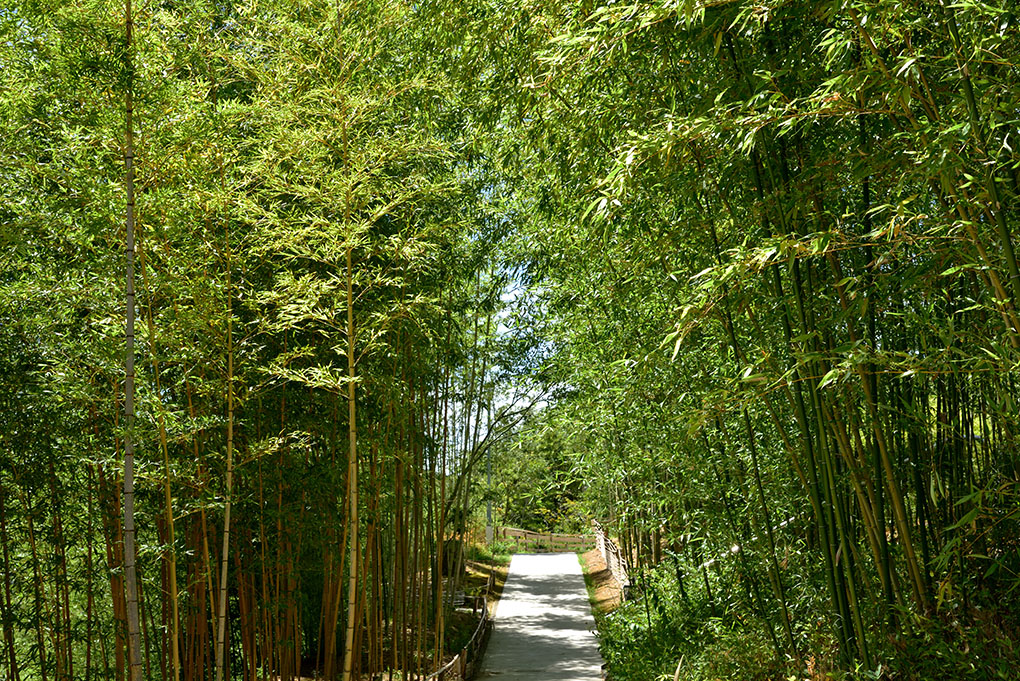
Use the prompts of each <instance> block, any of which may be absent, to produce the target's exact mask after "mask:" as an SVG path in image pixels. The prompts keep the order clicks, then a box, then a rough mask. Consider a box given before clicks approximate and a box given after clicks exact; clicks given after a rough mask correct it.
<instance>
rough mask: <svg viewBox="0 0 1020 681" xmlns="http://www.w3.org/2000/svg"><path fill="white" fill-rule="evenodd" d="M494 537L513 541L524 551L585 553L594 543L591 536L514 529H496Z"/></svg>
mask: <svg viewBox="0 0 1020 681" xmlns="http://www.w3.org/2000/svg"><path fill="white" fill-rule="evenodd" d="M494 536H495V538H496V539H502V540H510V541H513V542H515V543H516V544H517V546H518V547H519V548H523V549H524V550H525V551H543V550H544V551H587V550H588V549H590V548H592V545H593V543H594V542H593V540H592V537H591V535H584V534H556V533H554V532H532V531H531V530H521V529H519V528H516V527H497V528H495V532H494Z"/></svg>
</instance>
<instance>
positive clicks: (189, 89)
mask: <svg viewBox="0 0 1020 681" xmlns="http://www.w3.org/2000/svg"><path fill="white" fill-rule="evenodd" d="M421 22H422V19H421V18H420V17H416V16H415V15H414V14H413V13H412V11H411V8H410V7H409V6H407V5H406V4H404V3H399V2H379V3H365V2H352V3H347V4H344V3H339V4H337V3H314V2H312V3H304V4H302V5H301V6H300V7H296V6H292V4H291V3H279V4H275V5H274V4H272V3H251V4H238V5H233V6H228V5H224V4H215V3H200V2H196V3H191V4H187V3H185V4H181V5H177V4H172V3H144V2H143V3H139V2H138V1H137V0H135V3H134V7H132V5H131V3H130V2H128V3H127V4H120V5H117V4H112V3H104V2H90V3H62V2H54V3H46V2H44V3H35V2H27V3H16V4H13V5H6V6H5V7H4V8H3V9H0V24H2V32H3V36H4V37H3V39H2V41H0V42H2V47H0V50H2V56H0V72H2V74H3V75H2V78H3V79H4V83H3V87H2V92H3V97H2V99H3V103H2V106H3V109H4V115H3V117H2V120H3V126H4V127H3V132H2V137H3V142H2V145H3V152H2V157H3V159H4V160H3V164H2V167H0V175H2V183H0V184H2V185H3V189H2V190H0V191H2V192H3V199H2V205H3V208H2V209H0V211H2V223H3V233H2V234H3V236H2V240H3V248H2V253H3V254H2V256H0V260H2V262H3V266H2V274H0V286H2V293H0V301H2V302H0V337H2V341H0V343H2V345H3V350H2V352H0V356H2V360H0V362H2V367H3V368H2V370H0V373H2V379H0V381H2V388H0V404H2V407H0V413H2V416H0V418H2V426H0V464H2V465H0V545H2V556H0V560H2V566H0V573H2V575H3V591H2V596H0V606H2V623H3V645H2V654H0V676H2V677H3V678H7V679H12V680H14V681H18V680H19V679H20V680H22V681H24V680H27V679H41V680H43V681H46V680H47V679H53V680H54V681H59V680H61V679H73V678H77V679H86V680H87V679H117V680H118V681H120V680H124V679H131V681H135V680H137V679H140V678H163V679H173V680H174V681H187V680H189V679H212V678H215V679H229V678H234V679H240V678H245V679H256V678H277V679H294V678H298V677H300V676H302V675H304V676H309V675H311V674H312V673H313V672H314V673H316V674H319V675H320V676H323V677H325V678H331V679H332V678H341V677H342V678H344V679H349V678H360V677H361V676H363V675H368V674H375V673H378V672H380V671H381V670H384V669H398V670H402V671H403V672H404V673H405V674H406V675H407V677H408V678H422V677H424V675H426V674H427V673H429V672H431V671H433V670H434V669H435V668H436V667H437V666H438V665H439V664H440V662H441V661H442V660H443V659H444V655H445V653H446V651H445V650H444V645H445V637H444V633H445V632H444V623H445V621H446V619H447V617H448V613H449V611H450V609H451V608H452V605H451V604H452V600H453V599H452V598H450V596H449V594H451V593H453V592H455V591H457V590H458V588H459V585H458V581H457V580H458V579H459V575H460V574H461V570H460V569H459V568H460V567H461V563H462V562H463V560H464V557H463V551H460V550H459V547H461V546H463V540H464V537H465V532H466V529H467V528H466V523H465V518H466V513H465V507H466V505H467V503H468V498H469V493H470V491H471V490H472V488H473V487H474V486H475V485H474V481H473V480H472V478H471V476H470V473H471V470H472V467H473V466H474V465H475V463H477V461H478V460H479V457H480V456H481V453H482V452H483V451H484V449H485V448H486V447H487V446H488V443H489V441H490V440H491V439H494V438H497V437H499V433H500V432H501V430H506V428H507V427H508V424H509V423H512V420H513V419H514V418H519V415H520V412H519V410H518V411H514V409H512V408H510V407H504V408H503V409H502V410H498V409H497V410H493V409H490V405H491V404H492V393H493V390H494V385H495V383H494V381H495V377H496V371H497V367H496V366H495V363H494V362H490V361H489V360H488V359H487V358H488V357H489V356H490V355H491V354H492V352H490V350H494V348H495V347H496V342H495V341H493V340H492V335H493V331H494V324H493V319H494V314H496V312H497V308H498V307H499V305H500V301H499V295H498V293H499V290H500V288H501V284H500V281H501V278H500V276H499V275H498V273H496V269H495V268H494V266H493V264H492V243H493V239H492V231H493V229H494V228H493V226H492V218H491V216H490V215H488V214H486V213H485V212H484V211H483V209H482V206H481V202H480V201H479V200H478V195H479V194H480V193H481V192H482V191H483V190H484V191H487V195H488V196H489V197H490V198H493V199H494V198H496V197H497V195H498V191H497V190H494V189H488V190H486V189H485V188H486V186H487V183H488V180H486V179H485V172H484V169H482V168H481V166H480V165H479V164H478V163H471V162H470V152H471V150H470V144H469V142H468V141H467V140H466V138H465V137H464V135H463V130H464V125H465V121H464V117H463V111H462V109H461V105H460V104H459V102H458V101H457V97H456V90H455V88H453V87H452V86H450V85H449V83H448V82H447V78H446V76H445V75H444V73H442V72H441V71H439V70H437V69H436V68H433V66H432V65H430V64H429V63H428V59H427V51H428V46H429V43H428V41H429V40H431V39H433V38H430V36H429V35H428V34H426V33H422V32H421V31H420V26H421ZM125 260H126V262H127V274H126V279H125ZM125 296H126V297H125ZM125 310H126V311H127V313H126V317H125ZM125 319H126V320H127V326H126V327H125ZM125 329H127V336H126V337H127V343H128V345H127V346H126V347H125ZM132 343H133V345H132ZM125 358H126V361H127V364H126V365H125ZM132 365H133V366H132ZM125 376H126V377H127V378H128V380H127V381H126V382H125ZM483 426H484V427H483ZM444 563H445V564H444ZM451 563H452V564H451ZM454 652H456V651H454Z"/></svg>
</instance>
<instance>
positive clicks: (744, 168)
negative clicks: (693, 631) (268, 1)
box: [472, 2, 1017, 678]
mask: <svg viewBox="0 0 1020 681" xmlns="http://www.w3.org/2000/svg"><path fill="white" fill-rule="evenodd" d="M486 7H487V8H488V9H489V11H491V12H494V13H500V14H501V15H502V14H505V15H506V16H507V17H508V19H507V21H508V23H510V24H511V26H512V27H513V28H512V29H511V30H510V31H509V33H508V35H513V36H515V39H514V40H513V41H512V42H511V47H510V48H507V49H502V48H499V47H494V45H498V44H499V41H498V39H496V38H494V37H493V33H492V32H490V33H488V34H485V35H486V38H485V39H484V40H476V41H474V42H472V45H473V48H474V50H475V52H474V53H473V54H475V55H482V56H478V57H477V58H476V61H475V62H473V65H474V67H475V68H476V72H475V73H476V74H477V77H480V78H482V79H483V80H484V81H485V82H486V84H487V86H488V87H491V88H493V89H495V90H496V91H498V92H500V93H501V97H502V98H501V99H500V98H492V99H484V98H483V99H482V106H483V107H484V106H488V107H489V108H488V109H487V111H488V112H489V115H491V116H493V117H497V118H498V120H499V121H500V125H501V126H505V127H507V128H510V129H512V130H513V133H512V134H511V135H510V136H508V138H505V137H500V136H498V137H497V139H496V140H495V142H494V143H495V144H499V145H501V147H500V148H501V149H503V150H504V154H505V156H504V158H505V159H506V160H507V165H508V171H507V172H509V173H511V174H513V173H518V174H519V177H520V182H521V186H522V187H527V188H528V192H530V194H529V195H528V196H529V198H528V199H527V200H529V201H531V205H532V206H534V207H535V209H536V210H537V211H538V212H539V216H538V217H536V218H535V219H531V220H528V221H527V224H528V225H529V226H528V227H527V229H526V231H525V235H526V236H524V238H523V239H522V241H521V242H520V249H521V251H520V254H519V255H518V257H519V258H521V259H525V260H527V261H528V263H529V266H528V271H529V275H530V276H531V277H533V279H534V281H535V283H536V286H535V287H534V289H533V291H534V294H533V295H535V296H536V297H537V298H538V299H540V300H541V301H542V302H541V305H543V306H544V307H545V309H547V310H548V311H549V314H550V319H548V320H547V324H548V326H547V333H548V334H549V337H550V338H551V339H555V340H552V341H551V342H552V343H554V344H555V347H556V352H555V354H554V355H553V358H552V361H551V362H552V363H551V365H550V366H551V367H555V369H552V370H554V371H555V372H557V380H559V381H561V382H562V383H563V384H566V385H569V386H571V388H572V390H571V396H570V404H571V406H569V407H568V406H566V405H563V406H562V407H561V408H562V409H564V410H565V413H570V414H571V415H572V416H571V418H569V419H566V422H567V423H570V422H571V420H572V419H573V420H574V421H575V422H577V425H576V426H573V429H574V430H575V431H576V435H575V437H577V438H583V441H585V442H589V443H591V442H597V443H598V445H597V446H598V447H599V449H600V451H601V452H603V455H602V456H601V457H594V458H595V459H596V460H597V463H596V464H594V465H591V466H587V467H586V468H585V470H586V471H587V475H588V476H589V477H590V479H589V481H588V482H589V486H590V488H589V495H588V496H589V504H590V505H591V509H592V512H593V513H594V514H596V516H597V517H602V518H606V519H611V520H613V521H614V522H615V527H616V528H617V529H618V531H619V532H620V534H621V535H622V540H623V542H624V544H627V545H629V546H630V551H631V553H632V558H633V561H634V562H635V564H636V565H643V564H644V563H645V562H646V561H650V562H651V561H653V557H652V553H654V552H653V551H652V548H653V547H651V546H649V543H650V542H649V541H648V539H647V538H646V535H650V534H651V533H652V532H653V531H660V532H662V533H663V536H664V537H665V539H664V540H663V541H662V543H664V544H665V546H666V547H667V548H668V549H669V550H671V551H673V552H674V554H675V555H676V557H677V560H678V562H677V564H676V565H677V570H676V571H675V574H673V573H674V570H673V568H672V566H669V567H668V568H667V567H666V566H667V565H669V561H667V563H666V564H665V565H664V566H663V568H662V569H660V570H659V571H657V572H656V573H655V577H654V579H658V580H664V581H661V582H659V583H656V584H652V583H651V582H650V581H646V584H645V588H646V590H650V591H651V593H652V594H653V596H654V598H655V599H661V598H672V599H676V598H678V597H679V598H680V600H682V601H686V600H687V596H682V595H681V594H685V593H687V591H686V589H688V587H689V580H688V582H687V584H685V577H686V576H687V575H688V574H690V575H692V576H693V575H699V576H703V577H704V579H703V580H702V581H703V587H702V589H701V591H702V593H701V595H700V598H701V599H702V600H701V602H702V603H706V604H708V606H709V608H710V609H709V610H708V612H711V613H712V614H713V615H718V614H719V613H720V606H721V607H722V608H724V612H726V613H727V616H728V617H734V618H737V620H738V621H746V619H745V618H750V620H751V621H752V622H753V624H748V625H746V626H745V627H742V628H741V630H742V631H744V632H745V633H744V634H743V636H745V637H746V638H747V639H748V640H753V639H755V638H756V637H760V638H761V639H762V641H763V642H767V646H768V647H770V648H771V649H772V651H773V660H774V664H775V665H776V667H775V668H774V672H773V673H775V674H777V675H778V674H781V673H783V672H781V671H779V669H780V668H782V667H783V666H784V665H788V666H789V669H791V670H796V669H798V668H799V669H800V670H801V671H803V670H804V669H805V668H806V667H805V665H807V664H808V661H809V660H811V661H812V662H811V664H812V665H817V664H818V660H820V659H821V658H823V657H829V656H826V655H824V654H823V653H822V652H821V649H822V648H820V647H819V646H822V647H824V645H827V644H823V643H822V641H823V640H826V641H829V642H832V643H834V644H835V645H836V646H837V647H838V650H839V651H840V652H839V658H838V661H837V662H836V664H838V666H841V667H843V668H844V669H848V670H871V673H875V672H874V670H876V669H879V668H881V669H885V670H889V669H890V667H891V668H893V669H894V670H895V669H899V670H901V672H902V673H904V674H907V671H903V670H911V671H910V673H917V672H916V670H917V669H924V668H929V666H930V665H932V664H935V663H933V662H932V661H931V659H932V658H931V657H929V656H928V655H929V653H930V651H924V650H918V649H916V648H915V647H914V644H913V643H910V642H912V641H914V640H916V639H914V638H913V637H915V636H918V635H919V634H918V631H919V630H926V631H933V630H939V628H940V627H944V626H948V625H947V624H946V622H947V621H948V620H949V619H952V618H956V617H964V619H966V621H967V623H968V624H966V625H963V626H965V627H968V628H967V629H966V631H968V632H969V633H967V634H966V636H968V637H976V639H980V640H983V641H985V642H984V643H983V644H982V645H990V646H996V645H1006V646H1007V647H1008V644H1004V643H1003V640H1005V639H1008V638H1009V635H1008V634H1002V633H1001V632H1000V633H997V634H993V635H991V638H990V639H983V638H982V637H983V636H984V635H985V634H986V633H988V632H984V633H982V632H981V626H980V625H979V624H978V623H979V622H980V621H981V618H982V617H983V615H982V614H981V612H982V609H983V608H993V609H995V608H998V607H999V606H1000V605H1001V603H1002V600H1001V599H1003V598H1006V594H1007V593H1012V592H1011V591H1010V589H1011V586H1012V585H1013V584H1014V583H1015V582H1014V581H1013V580H1014V577H1012V576H1008V575H1013V574H1014V571H1015V566H1014V563H1015V556H1014V555H1013V554H1012V553H1011V551H1010V550H1009V549H1007V548H1006V546H1008V545H1009V540H1008V539H1007V537H1008V536H1009V535H1010V533H1012V532H1014V531H1015V521H1016V519H1015V516H1014V514H1012V512H1011V511H1010V510H1009V504H1010V501H1009V500H1010V499H1012V498H1014V494H1015V488H1016V475H1015V461H1014V459H1015V453H1016V449H1015V439H1014V438H1015V434H1014V433H1015V429H1016V416H1015V413H1013V411H1012V410H1013V408H1014V398H1013V397H1012V396H1011V395H1010V394H1009V393H1010V390H1009V388H1008V387H1007V386H1010V385H1012V383H1013V382H1014V381H1015V366H1016V349H1017V344H1016V339H1015V336H1016V313H1015V298H1016V292H1015V291H1013V290H1012V288H1011V287H1012V284H1011V282H1013V281H1015V279H1014V274H1013V270H1014V265H1013V261H1014V259H1015V256H1014V244H1013V236H1012V229H1011V217H1012V216H1014V215H1015V213H1016V209H1017V203H1016V202H1017V198H1016V190H1017V185H1016V183H1015V180H1014V177H1015V174H1016V156H1015V152H1014V151H1013V150H1014V148H1015V146H1014V144H1013V137H1014V136H1015V130H1014V128H1013V127H1012V124H1010V123H1007V122H1006V121H1007V120H1009V118H1010V117H1011V113H1009V112H1012V111H1013V110H1014V108H1015V106H1016V91H1017V90H1016V82H1015V76H1014V75H1013V74H1012V72H1011V71H1010V69H1011V68H1012V66H1013V65H1014V64H1015V62H1016V49H1015V41H1013V40H1012V39H1013V38H1015V35H1016V24H1015V22H1016V18H1015V17H1014V14H1013V12H1012V10H1011V9H1009V8H1008V7H1005V6H1001V5H995V6H990V5H979V4H976V3H959V4H950V3H945V4H940V5H933V6H917V5H899V4H892V3H877V4H876V3H870V4H854V3H850V4H847V3H766V4H764V5H762V4H760V3H759V4H750V3H729V4H725V5H718V4H714V3H704V4H701V3H679V4H678V3H657V2H647V3H636V4H628V5H614V4H606V5H598V4H584V3H581V4H579V5H577V6H571V7H565V6H561V5H559V4H557V3H538V2H536V3H529V4H527V5H525V6H520V5H515V6H513V7H510V6H505V7H504V6H498V4H497V3H493V4H491V5H486ZM475 11H476V12H479V11H480V10H478V9H476V10H475ZM489 16H492V15H489ZM484 24H485V19H484V18H483V19H479V20H478V23H477V24H475V25H474V26H473V29H472V30H473V31H477V32H482V33H484V31H485V29H484V28H483V26H484ZM497 63H498V64H501V65H503V66H501V68H499V69H496V68H495V67H493V66H491V65H492V64H497ZM506 64H512V66H510V67H506V66H505V65H506ZM507 71H510V72H511V73H512V74H513V76H512V77H511V78H510V80H511V81H512V82H510V83H507V82H505V81H506V79H507ZM979 74H980V75H979ZM979 81H980V85H977V83H978V82H979ZM508 101H509V102H513V105H512V106H507V102H508ZM534 169H537V172H532V170H534ZM581 424H584V425H581ZM664 481H668V482H666V483H665V484H663V483H664ZM993 528H994V529H993ZM1009 528H1011V529H1009ZM1000 532H1001V533H1000ZM651 543H653V544H654V542H651ZM979 547H980V548H979ZM985 549H987V551H985ZM651 579H653V578H652V577H649V578H648V580H651ZM713 582H715V584H713ZM659 589H661V590H659ZM720 593H725V596H726V599H728V600H727V602H725V603H720V602H719V596H720ZM667 594H668V595H667ZM687 595H688V596H689V594H687ZM652 603H653V604H654V603H660V606H661V601H659V600H653V601H652ZM642 607H643V606H637V608H636V610H635V614H634V618H635V619H634V621H635V622H636V621H642V622H643V625H642V626H643V628H644V629H645V630H646V635H647V636H648V637H649V642H648V644H647V646H648V647H642V646H643V645H644V644H642V645H636V644H635V643H634V641H633V639H630V638H628V636H629V634H626V633H625V632H624V630H623V629H620V630H618V631H615V632H614V633H607V634H606V635H607V637H608V639H607V640H609V641H610V643H609V644H608V646H607V648H608V652H607V655H608V657H609V661H610V665H611V668H613V669H614V670H615V671H616V673H618V674H621V675H624V676H626V675H628V674H631V673H633V674H635V675H636V676H635V678H652V677H653V676H654V675H655V674H665V673H669V674H672V673H673V671H674V669H676V662H677V657H679V653H676V650H677V647H679V648H680V649H681V650H683V646H684V645H686V644H685V643H684V642H683V638H682V637H681V636H679V635H675V636H674V635H667V634H662V633H661V631H660V630H659V629H657V627H663V628H667V629H668V628H672V629H676V630H681V629H688V628H690V627H695V628H697V627H703V628H707V629H711V626H710V625H708V624H705V623H704V620H702V619H698V617H700V616H701V615H699V614H698V613H699V612H704V611H697V610H696V609H695V610H691V609H688V610H684V608H678V609H677V611H676V612H674V613H672V614H670V613H669V612H667V610H668V608H666V607H665V606H662V607H661V608H660V611H659V614H660V619H659V624H658V625H656V624H655V618H654V617H651V616H650V613H651V612H652V611H648V612H642V613H640V614H639V613H638V612H637V610H639V609H641V608H642ZM684 607H685V608H689V607H690V606H686V605H685V606H684ZM820 610H824V611H825V612H826V613H828V614H827V616H826V618H825V622H826V623H827V627H828V628H827V631H826V632H825V634H824V636H820V635H819V634H818V633H817V632H816V631H814V630H813V629H812V628H810V627H809V626H808V625H806V624H805V622H806V621H807V620H806V619H805V618H807V619H811V618H815V621H817V613H818V612H819V611H820ZM905 612H909V613H912V614H911V615H910V616H909V617H907V616H905V615H904V613H905ZM950 613H952V614H950ZM963 613H967V614H966V615H964V614H963ZM681 615H682V616H681ZM682 617H693V618H694V620H693V621H688V620H684V619H682ZM671 618H672V619H671ZM677 618H680V619H677ZM911 618H914V619H911ZM918 622H923V623H924V624H922V625H918V624H917V623H918ZM699 623H701V624H699ZM606 626H607V627H608V626H609V625H606ZM1000 635H1001V636H1002V637H1003V638H997V637H999V636H1000ZM615 636H619V642H618V643H615V644H614V643H613V642H612V641H613V640H614V637H615ZM720 638H721V639H725V636H722V637H720ZM976 639H973V638H968V640H976ZM989 640H991V641H993V642H992V643H989V642H988V641H989ZM890 641H892V642H893V643H892V644H890ZM994 641H998V642H994ZM720 645H722V644H721V643H720ZM747 645H750V644H747ZM631 648H635V649H636V650H630V649H631ZM904 649H907V653H908V654H906V655H905V654H904ZM688 650H689V654H687V658H688V659H690V658H691V657H692V656H694V657H695V658H696V659H697V660H700V662H697V664H698V665H710V664H719V665H722V664H723V663H721V662H713V663H709V662H707V660H710V659H712V658H713V657H714V658H716V659H721V658H722V657H725V656H723V655H719V654H715V655H714V654H713V653H711V652H705V651H704V650H702V649H699V648H697V647H696V646H694V645H693V644H692V645H691V647H690V648H689V649H688ZM642 656H644V660H645V661H644V662H641V661H640V660H641V658H642ZM911 656H915V657H911ZM905 658H910V659H912V660H913V661H912V662H904V661H903V659H905ZM649 659H652V660H655V661H654V662H648V660H649ZM891 660H892V662H891ZM830 661H831V660H830ZM979 666H982V669H983V672H987V673H989V674H994V673H996V668H997V667H999V665H998V663H992V662H983V663H981V664H980V665H979ZM817 668H818V667H817V666H816V667H815V669H817ZM999 668H1001V667H999ZM701 672H704V673H705V674H706V675H707V676H706V678H714V677H712V676H711V674H718V675H725V674H737V675H740V674H745V673H750V672H748V671H747V670H746V669H743V670H742V671H735V670H734V669H729V670H728V671H725V672H724V670H722V669H721V668H719V667H717V668H715V671H714V672H712V671H705V670H704V669H700V668H699V669H697V670H695V669H694V668H692V670H691V672H690V673H691V675H692V676H691V678H695V677H696V675H697V674H698V673H701ZM931 673H932V674H935V675H937V673H936V672H934V671H933V672H931ZM938 673H941V672H938ZM946 673H949V672H946ZM645 675H647V676H645ZM908 676H909V674H908ZM697 678H700V677H697ZM770 678H771V677H770ZM777 678H778V677H777ZM975 678H983V677H978V676H976V677H975Z"/></svg>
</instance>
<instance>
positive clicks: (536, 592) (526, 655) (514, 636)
mask: <svg viewBox="0 0 1020 681" xmlns="http://www.w3.org/2000/svg"><path fill="white" fill-rule="evenodd" d="M594 629H595V620H594V619H593V618H592V615H591V607H590V604H589V601H588V593H587V591H586V590H585V587H584V576H583V575H582V573H581V566H580V564H579V563H578V562H577V556H576V555H575V554H573V553H543V554H517V555H515V556H514V557H513V560H512V561H511V562H510V575H509V577H508V578H507V582H506V586H505V587H504V589H503V596H502V598H500V600H499V605H498V606H497V609H496V619H495V626H494V628H493V631H492V638H491V639H489V645H488V648H487V650H486V652H485V660H484V662H483V664H482V670H481V673H480V674H479V675H478V678H480V679H488V680H490V681H493V680H496V679H499V680H501V681H516V680H517V679H522V680H523V679H528V680H529V681H598V680H599V679H601V678H602V657H601V656H600V655H599V649H598V642H597V640H596V639H595V636H594V635H593V634H592V631H593V630H594Z"/></svg>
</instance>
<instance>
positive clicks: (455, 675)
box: [425, 574, 494, 681]
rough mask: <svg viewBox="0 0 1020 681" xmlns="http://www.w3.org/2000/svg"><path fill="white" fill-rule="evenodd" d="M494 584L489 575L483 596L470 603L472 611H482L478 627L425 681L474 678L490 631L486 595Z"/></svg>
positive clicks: (490, 624)
mask: <svg viewBox="0 0 1020 681" xmlns="http://www.w3.org/2000/svg"><path fill="white" fill-rule="evenodd" d="M493 584H494V580H493V575H491V574H490V575H489V581H488V582H487V583H486V585H485V594H483V595H481V596H478V597H476V598H475V599H474V601H473V603H472V609H473V610H474V611H475V612H477V611H478V609H481V611H482V617H481V619H479V620H478V626H476V627H475V630H474V633H472V634H471V638H470V640H468V642H467V645H465V646H464V647H463V648H461V650H460V652H459V653H457V655H456V656H455V657H454V658H453V659H451V660H450V661H449V662H447V663H446V664H445V665H443V666H442V667H440V668H439V669H438V670H436V671H434V672H432V673H431V674H429V675H428V676H426V677H425V681H447V679H463V680H464V681H468V679H472V678H474V676H475V674H477V673H478V667H479V666H480V665H481V663H482V655H483V653H484V652H485V644H486V642H487V641H488V639H489V632H490V631H492V618H491V617H489V606H488V594H489V591H490V590H491V589H492V587H493Z"/></svg>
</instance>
